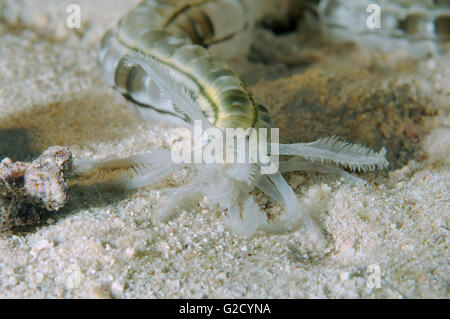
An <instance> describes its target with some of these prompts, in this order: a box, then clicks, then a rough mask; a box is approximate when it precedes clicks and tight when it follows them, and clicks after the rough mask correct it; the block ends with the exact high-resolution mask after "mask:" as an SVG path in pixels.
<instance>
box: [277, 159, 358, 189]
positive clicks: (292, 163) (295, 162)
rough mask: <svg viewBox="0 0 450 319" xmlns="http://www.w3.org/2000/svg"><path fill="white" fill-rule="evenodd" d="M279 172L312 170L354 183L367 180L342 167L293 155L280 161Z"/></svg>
mask: <svg viewBox="0 0 450 319" xmlns="http://www.w3.org/2000/svg"><path fill="white" fill-rule="evenodd" d="M279 169H280V172H281V173H287V172H294V171H313V172H318V173H322V174H334V175H338V176H341V177H343V178H344V180H345V181H346V182H349V183H353V184H356V185H366V184H367V182H366V181H365V180H363V179H362V178H358V177H356V176H352V175H350V174H349V173H347V172H346V171H344V170H343V169H340V168H338V167H334V166H331V165H326V164H317V163H312V162H308V161H305V160H302V159H300V158H296V157H293V158H291V159H289V160H288V161H282V162H280V168H279Z"/></svg>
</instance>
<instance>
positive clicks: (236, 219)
mask: <svg viewBox="0 0 450 319" xmlns="http://www.w3.org/2000/svg"><path fill="white" fill-rule="evenodd" d="M241 215H242V216H241ZM225 223H226V225H227V226H228V227H229V228H231V229H232V230H233V232H235V233H236V234H238V235H240V236H244V237H250V236H253V235H254V234H255V233H256V232H257V231H258V228H260V226H261V224H264V223H267V217H266V216H265V215H263V214H262V213H261V211H260V210H259V207H258V205H257V204H256V203H255V201H254V200H253V198H252V197H250V198H248V199H247V200H246V201H245V203H244V205H242V206H240V205H233V206H232V207H230V208H229V209H228V215H227V216H226V218H225Z"/></svg>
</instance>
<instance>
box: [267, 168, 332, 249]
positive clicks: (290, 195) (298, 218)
mask: <svg viewBox="0 0 450 319" xmlns="http://www.w3.org/2000/svg"><path fill="white" fill-rule="evenodd" d="M268 178H269V179H270V181H272V183H273V186H274V187H275V188H276V189H277V190H278V192H279V193H280V194H281V196H282V198H283V204H284V206H285V210H286V215H285V216H284V218H283V219H282V220H274V221H270V222H267V223H262V224H261V229H263V230H265V231H268V232H276V233H279V232H286V231H292V230H294V229H295V228H297V227H299V226H300V225H303V226H304V228H305V230H306V232H307V234H308V237H309V238H310V240H311V242H312V243H313V244H314V245H315V246H316V247H317V248H318V249H324V248H325V246H326V244H327V242H326V240H325V238H324V236H323V234H322V232H321V231H320V229H319V228H318V226H317V225H316V224H315V222H314V221H313V220H312V218H311V216H310V215H309V213H308V212H307V210H306V209H305V208H303V207H302V206H301V204H300V203H299V201H298V199H297V196H296V195H295V193H294V191H293V190H292V188H291V187H290V186H289V185H288V183H286V181H285V180H284V178H283V176H281V173H279V172H278V173H276V174H273V175H269V176H268ZM258 187H260V185H258ZM264 187H265V188H269V187H268V185H264ZM271 193H273V194H276V192H275V191H273V190H272V191H271Z"/></svg>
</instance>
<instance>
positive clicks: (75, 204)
mask: <svg viewBox="0 0 450 319" xmlns="http://www.w3.org/2000/svg"><path fill="white" fill-rule="evenodd" d="M71 2H72V1H66V0H61V1H50V0H48V1H45V0H33V1H27V0H23V1H9V0H0V8H3V11H2V12H3V13H2V14H3V16H2V17H1V18H0V21H1V23H0V74H1V77H0V158H3V157H6V156H8V157H10V158H12V159H14V160H29V159H32V158H33V157H36V156H37V155H38V154H40V153H41V152H42V151H43V150H44V149H46V148H47V147H49V146H52V145H62V146H67V147H69V148H70V150H71V151H72V152H73V154H74V155H75V156H76V157H92V158H103V157H106V156H108V155H113V154H116V155H123V156H125V155H131V154H135V153H141V152H145V149H146V148H147V147H150V146H152V147H167V145H168V143H169V139H170V129H169V128H168V127H164V126H162V125H156V124H152V125H146V124H145V123H143V122H142V121H141V120H139V119H138V118H136V117H135V116H134V114H133V113H132V112H130V111H129V109H128V108H127V106H126V102H125V100H124V99H123V98H122V97H121V96H119V95H117V94H116V93H114V91H113V90H112V89H111V88H110V87H109V86H108V85H106V84H105V83H104V82H103V81H102V79H101V74H100V69H99V67H98V65H97V52H98V49H99V45H100V39H101V37H102V35H103V33H104V32H105V30H107V29H108V28H110V27H112V26H114V25H115V24H116V23H117V21H118V19H119V18H120V17H121V16H123V15H124V14H125V13H126V12H127V11H128V10H129V9H131V8H132V7H133V6H134V5H135V4H136V3H137V2H138V1H136V0H130V1H121V0H109V1H103V0H89V1H88V0H79V1H78V3H80V5H81V8H82V14H83V16H82V17H83V18H82V21H83V25H82V29H80V30H69V29H67V28H66V27H65V17H66V16H67V14H66V11H65V10H66V8H67V5H68V4H70V3H71ZM7 10H8V11H7ZM5 12H8V14H7V15H6V13H5ZM230 63H231V64H232V65H233V66H234V67H236V69H237V70H239V73H240V74H241V76H242V77H243V78H244V79H245V80H246V81H247V82H248V83H249V84H250V89H251V90H252V91H253V92H254V94H255V95H256V96H257V97H258V98H260V99H261V100H262V101H263V102H264V103H265V105H266V106H267V107H268V109H269V111H270V113H271V114H272V115H273V118H274V121H275V126H277V127H280V135H281V140H282V141H288V142H293V141H297V142H299V141H312V140H314V139H316V138H318V137H324V136H330V135H333V134H336V135H339V136H341V137H342V138H343V139H345V140H348V141H350V142H353V143H364V144H366V145H369V146H371V147H374V148H375V149H377V150H378V149H379V148H381V147H382V146H385V147H386V148H387V150H388V159H389V161H390V162H391V167H390V169H388V170H386V171H382V172H375V173H370V174H367V175H361V176H360V177H362V178H364V179H366V180H367V181H368V182H369V183H368V185H366V186H354V185H348V184H346V183H344V182H343V181H342V180H340V179H337V178H336V177H334V176H328V175H319V174H314V173H302V172H299V173H292V174H289V175H287V176H286V178H287V180H288V182H289V184H290V185H291V186H292V187H293V188H294V190H295V192H296V193H297V194H298V196H299V198H300V200H301V201H302V202H303V203H304V204H305V205H307V206H308V207H310V209H311V211H314V214H315V217H316V219H317V221H318V223H319V225H320V226H321V228H322V229H323V231H324V233H325V234H327V237H328V239H329V242H330V246H329V251H328V252H327V253H326V254H318V253H316V252H314V251H313V250H312V248H311V246H310V244H309V243H308V241H307V240H306V237H305V235H304V234H303V233H302V230H301V229H299V230H297V231H295V232H292V233H289V234H285V235H272V236H267V235H264V234H259V235H257V236H255V237H252V238H241V237H238V236H236V235H235V234H233V233H231V232H230V231H229V230H228V229H227V228H226V227H225V226H224V223H223V219H222V216H223V214H224V212H223V211H220V210H217V209H214V208H211V207H208V206H207V205H206V204H205V202H204V201H201V202H199V203H196V204H195V205H193V207H190V208H189V209H185V210H183V211H182V212H181V214H180V215H179V216H178V217H176V218H174V219H173V220H171V221H170V222H168V223H166V224H161V223H158V222H156V220H155V217H154V216H155V211H156V210H157V209H158V205H159V202H160V201H161V198H162V197H163V194H164V193H163V192H162V189H163V188H164V187H175V186H177V185H181V184H182V183H183V181H184V180H185V178H186V176H185V175H183V174H182V173H180V174H176V175H175V176H173V177H171V178H169V179H167V180H166V181H165V182H164V183H163V185H158V187H157V188H156V189H155V188H153V189H152V188H144V189H140V190H138V191H135V192H128V193H123V192H116V191H113V190H104V189H101V188H100V187H97V186H96V185H74V186H73V187H71V189H70V201H69V203H68V204H67V206H66V207H64V208H63V209H61V210H60V211H58V212H57V213H52V214H49V215H48V216H45V219H44V220H43V222H42V223H41V225H39V226H37V227H32V228H30V229H26V230H21V231H14V232H12V233H7V234H2V235H1V236H0V252H1V253H0V297H3V298H17V297H18V298H110V297H113V298H180V297H182V298H317V297H318V298H448V297H449V278H450V277H449V266H448V265H449V253H448V245H449V234H448V227H449V203H450V198H449V185H450V178H449V172H450V170H449V161H448V159H449V153H450V152H449V148H450V138H449V137H450V129H449V124H450V122H449V117H448V110H449V106H450V100H449V94H450V87H449V85H450V84H449V83H450V58H449V56H445V55H441V56H439V57H427V58H423V59H420V60H413V59H411V58H409V57H408V56H407V54H405V53H401V52H399V53H392V54H383V53H380V52H365V51H362V50H360V49H358V48H357V47H356V46H354V45H351V44H348V43H347V44H331V43H328V41H327V39H326V37H323V38H320V39H319V40H317V39H307V38H306V37H304V36H303V35H302V34H301V32H300V31H298V32H291V33H289V34H284V35H280V36H275V35H274V34H273V33H272V32H270V30H267V29H264V28H258V29H257V30H255V33H254V43H253V49H252V51H251V52H250V53H249V58H248V59H245V60H242V59H241V60H234V61H230ZM256 197H257V200H258V202H259V204H260V205H261V207H264V210H266V211H267V212H269V213H270V212H271V211H274V212H276V211H277V210H279V209H280V208H279V207H278V206H277V205H276V204H274V203H273V202H271V201H270V200H268V199H267V198H266V197H264V196H262V195H261V194H257V195H256ZM373 265H375V266H373ZM371 267H375V269H376V268H379V270H380V287H379V288H371V287H370V285H368V282H370V280H371V278H373V277H371V275H372V274H373V273H372V272H371Z"/></svg>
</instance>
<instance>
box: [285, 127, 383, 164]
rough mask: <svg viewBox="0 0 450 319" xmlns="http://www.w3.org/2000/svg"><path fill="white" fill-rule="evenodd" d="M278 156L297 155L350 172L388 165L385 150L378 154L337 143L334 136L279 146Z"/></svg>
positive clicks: (356, 146)
mask: <svg viewBox="0 0 450 319" xmlns="http://www.w3.org/2000/svg"><path fill="white" fill-rule="evenodd" d="M279 153H280V155H298V156H301V157H303V158H306V159H307V160H310V161H320V162H321V163H324V162H332V163H335V164H339V165H343V166H344V167H348V168H350V169H352V170H359V171H366V170H374V169H376V168H384V167H387V166H388V165H389V163H388V161H387V160H386V157H385V155H386V149H385V148H384V147H383V148H382V149H381V151H380V152H378V153H377V152H375V151H374V150H372V149H370V148H368V147H365V146H362V145H356V144H350V143H346V142H342V141H339V140H338V138H337V137H336V136H332V137H328V138H322V139H319V140H317V141H315V142H312V143H298V144H280V149H279Z"/></svg>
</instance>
